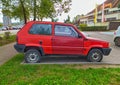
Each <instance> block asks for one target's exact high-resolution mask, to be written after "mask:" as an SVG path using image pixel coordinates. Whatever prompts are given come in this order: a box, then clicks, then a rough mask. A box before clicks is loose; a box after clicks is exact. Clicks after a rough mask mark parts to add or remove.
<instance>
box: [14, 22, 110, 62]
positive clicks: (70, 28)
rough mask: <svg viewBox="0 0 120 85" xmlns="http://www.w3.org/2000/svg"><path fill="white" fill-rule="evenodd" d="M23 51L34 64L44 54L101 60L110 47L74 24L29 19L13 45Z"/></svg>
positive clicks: (107, 53) (94, 60)
mask: <svg viewBox="0 0 120 85" xmlns="http://www.w3.org/2000/svg"><path fill="white" fill-rule="evenodd" d="M14 47H15V49H16V50H17V51H18V52H22V53H25V61H26V62H27V63H37V62H40V61H41V57H42V56H43V57H44V56H45V55H82V56H85V57H86V58H87V60H88V61H90V62H100V61H101V60H102V58H103V55H109V53H110V52H111V48H109V43H108V42H106V41H102V40H98V39H94V38H88V37H85V36H84V34H82V32H80V31H79V30H78V29H77V28H76V27H75V26H74V25H71V24H65V23H58V22H40V21H31V22H28V23H27V24H26V25H25V26H24V27H23V28H22V29H21V30H20V31H19V32H18V33H17V43H16V44H15V45H14Z"/></svg>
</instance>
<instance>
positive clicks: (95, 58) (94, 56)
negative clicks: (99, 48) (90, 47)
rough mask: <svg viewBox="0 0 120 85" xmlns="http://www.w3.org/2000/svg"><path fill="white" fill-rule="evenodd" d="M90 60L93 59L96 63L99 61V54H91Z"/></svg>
mask: <svg viewBox="0 0 120 85" xmlns="http://www.w3.org/2000/svg"><path fill="white" fill-rule="evenodd" d="M92 59H93V60H94V61H98V60H99V59H100V54H99V53H97V52H95V53H93V54H92Z"/></svg>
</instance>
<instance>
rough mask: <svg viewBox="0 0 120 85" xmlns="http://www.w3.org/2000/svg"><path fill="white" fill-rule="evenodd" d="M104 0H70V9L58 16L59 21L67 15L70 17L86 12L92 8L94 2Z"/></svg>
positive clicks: (98, 2)
mask: <svg viewBox="0 0 120 85" xmlns="http://www.w3.org/2000/svg"><path fill="white" fill-rule="evenodd" d="M104 1H106V0H72V6H71V11H70V12H69V13H67V14H63V15H62V16H60V17H58V18H59V21H63V20H64V19H66V18H67V16H68V15H69V16H70V17H71V19H73V17H75V16H76V15H81V14H87V13H88V12H90V11H91V10H93V9H94V8H95V6H96V4H101V3H103V2H104Z"/></svg>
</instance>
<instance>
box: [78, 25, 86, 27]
mask: <svg viewBox="0 0 120 85" xmlns="http://www.w3.org/2000/svg"><path fill="white" fill-rule="evenodd" d="M79 26H80V27H87V24H80V25H79Z"/></svg>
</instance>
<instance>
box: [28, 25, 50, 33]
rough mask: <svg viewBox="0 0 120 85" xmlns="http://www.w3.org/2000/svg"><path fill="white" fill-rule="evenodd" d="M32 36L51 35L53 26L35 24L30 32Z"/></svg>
mask: <svg viewBox="0 0 120 85" xmlns="http://www.w3.org/2000/svg"><path fill="white" fill-rule="evenodd" d="M29 33H30V34H39V35H51V33H52V26H51V24H34V25H33V26H32V27H31V28H30V30H29Z"/></svg>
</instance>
